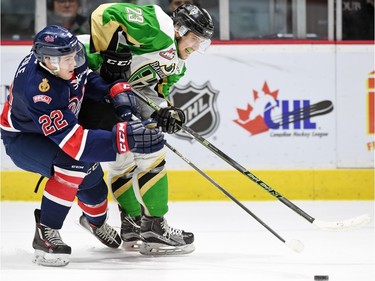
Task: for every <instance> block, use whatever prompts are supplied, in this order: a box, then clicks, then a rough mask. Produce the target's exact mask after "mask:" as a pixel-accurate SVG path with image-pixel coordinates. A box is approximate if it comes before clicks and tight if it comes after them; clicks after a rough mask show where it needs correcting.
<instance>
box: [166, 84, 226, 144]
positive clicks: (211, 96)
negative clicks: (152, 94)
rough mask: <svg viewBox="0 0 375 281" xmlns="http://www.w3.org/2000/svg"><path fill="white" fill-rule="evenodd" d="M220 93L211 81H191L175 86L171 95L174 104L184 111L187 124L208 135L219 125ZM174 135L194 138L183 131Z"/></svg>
mask: <svg viewBox="0 0 375 281" xmlns="http://www.w3.org/2000/svg"><path fill="white" fill-rule="evenodd" d="M218 94H219V91H218V90H215V89H213V88H212V86H211V84H210V82H209V81H207V82H206V83H205V84H204V85H201V86H199V85H195V84H194V83H193V82H189V83H188V84H187V85H184V86H178V85H175V86H173V88H172V91H171V94H170V96H169V97H170V99H171V101H172V103H173V104H174V106H176V107H178V108H180V109H182V110H183V111H184V113H185V116H186V123H185V125H186V126H188V127H190V128H191V129H192V130H194V131H195V132H197V133H198V134H200V135H202V136H204V137H208V136H210V135H212V134H213V133H214V132H215V131H216V129H217V127H218V126H219V112H218V110H217V106H216V99H217V96H218ZM174 135H175V136H177V137H180V138H188V139H192V137H191V136H190V135H188V134H187V133H184V132H182V131H179V132H178V133H176V134H174Z"/></svg>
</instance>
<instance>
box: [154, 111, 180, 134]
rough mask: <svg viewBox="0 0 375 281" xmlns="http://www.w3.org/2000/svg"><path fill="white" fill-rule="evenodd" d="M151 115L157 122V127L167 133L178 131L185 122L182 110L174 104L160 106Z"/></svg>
mask: <svg viewBox="0 0 375 281" xmlns="http://www.w3.org/2000/svg"><path fill="white" fill-rule="evenodd" d="M151 117H152V118H154V120H155V121H156V122H157V124H158V127H161V130H162V131H163V132H164V133H168V134H173V133H176V132H178V131H179V130H181V126H182V125H183V124H184V123H185V114H184V112H183V111H182V110H181V109H179V108H177V107H174V106H168V107H165V108H161V109H159V110H158V111H155V112H154V113H152V115H151Z"/></svg>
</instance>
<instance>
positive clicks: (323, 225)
mask: <svg viewBox="0 0 375 281" xmlns="http://www.w3.org/2000/svg"><path fill="white" fill-rule="evenodd" d="M133 92H134V93H135V95H136V96H137V97H138V98H139V99H140V100H141V101H143V102H145V103H146V104H148V105H149V106H150V107H151V108H153V109H154V110H159V109H160V107H159V106H158V105H157V104H156V103H155V102H154V101H153V100H152V99H150V98H148V97H146V96H143V95H142V94H140V93H139V92H137V91H136V90H133ZM332 109H333V107H332ZM317 115H318V114H317ZM180 127H181V129H183V130H184V131H185V132H187V133H188V134H190V135H191V136H192V137H193V138H194V139H195V140H197V141H198V142H199V143H200V144H202V145H203V146H205V147H206V148H208V149H209V150H211V151H212V152H213V153H214V154H215V155H216V156H218V157H219V158H221V159H222V160H224V161H225V162H227V163H228V164H229V165H231V166H232V167H233V168H235V169H236V170H238V171H239V172H240V173H241V174H243V175H244V176H246V177H247V178H248V179H250V180H251V181H253V182H255V183H256V184H257V185H259V186H260V187H261V188H263V189H264V190H265V191H267V192H268V193H269V194H270V195H272V196H273V197H275V198H277V199H278V200H279V201H280V202H281V203H283V204H284V205H286V206H287V207H288V208H290V209H292V210H293V211H294V212H296V213H297V214H298V215H300V216H301V217H303V218H304V219H306V220H307V221H308V222H310V223H311V224H313V225H315V226H317V227H318V228H320V229H323V230H326V231H337V230H348V229H355V228H359V227H362V226H365V225H367V224H368V223H369V222H370V221H371V216H370V215H368V214H364V215H361V216H358V217H355V218H350V219H347V220H342V221H335V222H325V221H321V220H317V219H315V218H314V217H312V216H310V215H309V214H307V213H306V212H305V211H304V210H302V209H301V208H299V207H298V206H297V205H295V204H294V203H292V202H291V201H289V200H288V199H287V198H285V197H284V196H282V195H281V194H280V193H279V192H277V191H276V190H274V189H273V188H272V187H270V186H269V185H268V184H266V183H265V182H264V181H262V180H261V179H259V178H258V177H257V176H255V175H254V174H253V173H251V172H250V171H248V170H246V169H245V168H244V167H243V166H241V165H240V164H239V163H238V162H236V161H235V160H233V159H232V158H231V157H229V156H228V155H226V154H225V153H224V152H222V151H221V150H220V149H218V148H217V147H216V146H214V145H213V144H212V143H210V142H209V141H208V140H206V139H205V138H203V137H202V136H200V135H199V134H198V133H196V132H195V131H194V130H192V129H190V128H189V127H188V126H186V125H182V126H180Z"/></svg>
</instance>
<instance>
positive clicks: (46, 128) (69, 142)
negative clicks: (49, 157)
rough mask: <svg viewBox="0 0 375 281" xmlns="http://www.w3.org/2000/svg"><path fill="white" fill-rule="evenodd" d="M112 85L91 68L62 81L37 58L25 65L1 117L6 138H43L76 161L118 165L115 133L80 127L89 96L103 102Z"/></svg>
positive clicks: (19, 71) (27, 58)
mask: <svg viewBox="0 0 375 281" xmlns="http://www.w3.org/2000/svg"><path fill="white" fill-rule="evenodd" d="M109 87H110V84H107V83H106V82H105V81H104V80H103V79H102V78H101V77H100V76H99V75H98V74H96V73H94V72H92V71H91V70H90V69H89V68H88V67H87V63H85V64H84V65H82V66H81V67H79V68H77V69H75V74H74V75H73V77H72V78H71V80H69V81H67V80H63V79H61V78H58V77H57V76H55V75H53V74H51V73H50V72H48V71H47V70H45V69H44V68H43V67H42V66H40V65H39V63H38V61H37V59H36V57H35V56H34V55H33V53H30V54H29V55H28V56H26V57H25V58H24V59H23V61H22V62H21V63H20V65H19V67H18V69H17V71H16V74H15V77H14V80H13V83H12V85H11V86H10V92H9V95H8V97H7V101H6V103H5V105H4V108H3V111H2V114H1V129H2V130H1V133H2V135H3V136H14V135H17V134H20V133H36V134H43V135H45V136H46V137H48V138H50V139H51V140H52V141H53V142H54V143H56V144H57V145H58V146H59V147H60V148H61V149H62V150H63V151H64V152H65V153H66V154H68V155H69V156H71V157H72V158H74V159H76V160H80V161H87V162H104V161H114V160H115V159H116V150H115V147H114V145H113V141H112V132H109V131H104V130H87V129H84V128H83V127H82V126H81V125H79V124H78V113H79V111H80V108H81V103H82V101H83V97H84V95H87V96H89V97H90V98H91V99H94V100H97V101H103V102H104V97H105V96H106V95H107V94H108V92H109Z"/></svg>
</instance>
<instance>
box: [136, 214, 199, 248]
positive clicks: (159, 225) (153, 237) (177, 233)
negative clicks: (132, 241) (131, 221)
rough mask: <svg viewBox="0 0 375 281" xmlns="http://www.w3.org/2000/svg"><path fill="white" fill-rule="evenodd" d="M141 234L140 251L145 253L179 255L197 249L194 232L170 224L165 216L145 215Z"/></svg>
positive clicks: (142, 220)
mask: <svg viewBox="0 0 375 281" xmlns="http://www.w3.org/2000/svg"><path fill="white" fill-rule="evenodd" d="M140 234H141V238H142V242H143V243H142V244H141V246H140V249H139V252H140V253H141V254H143V255H179V254H189V253H191V252H193V251H194V250H195V248H194V245H193V242H194V234H193V233H191V232H185V231H183V230H181V229H175V228H172V227H170V226H168V224H167V221H166V219H165V218H163V217H161V218H159V217H146V216H143V217H142V219H141V232H140Z"/></svg>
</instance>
